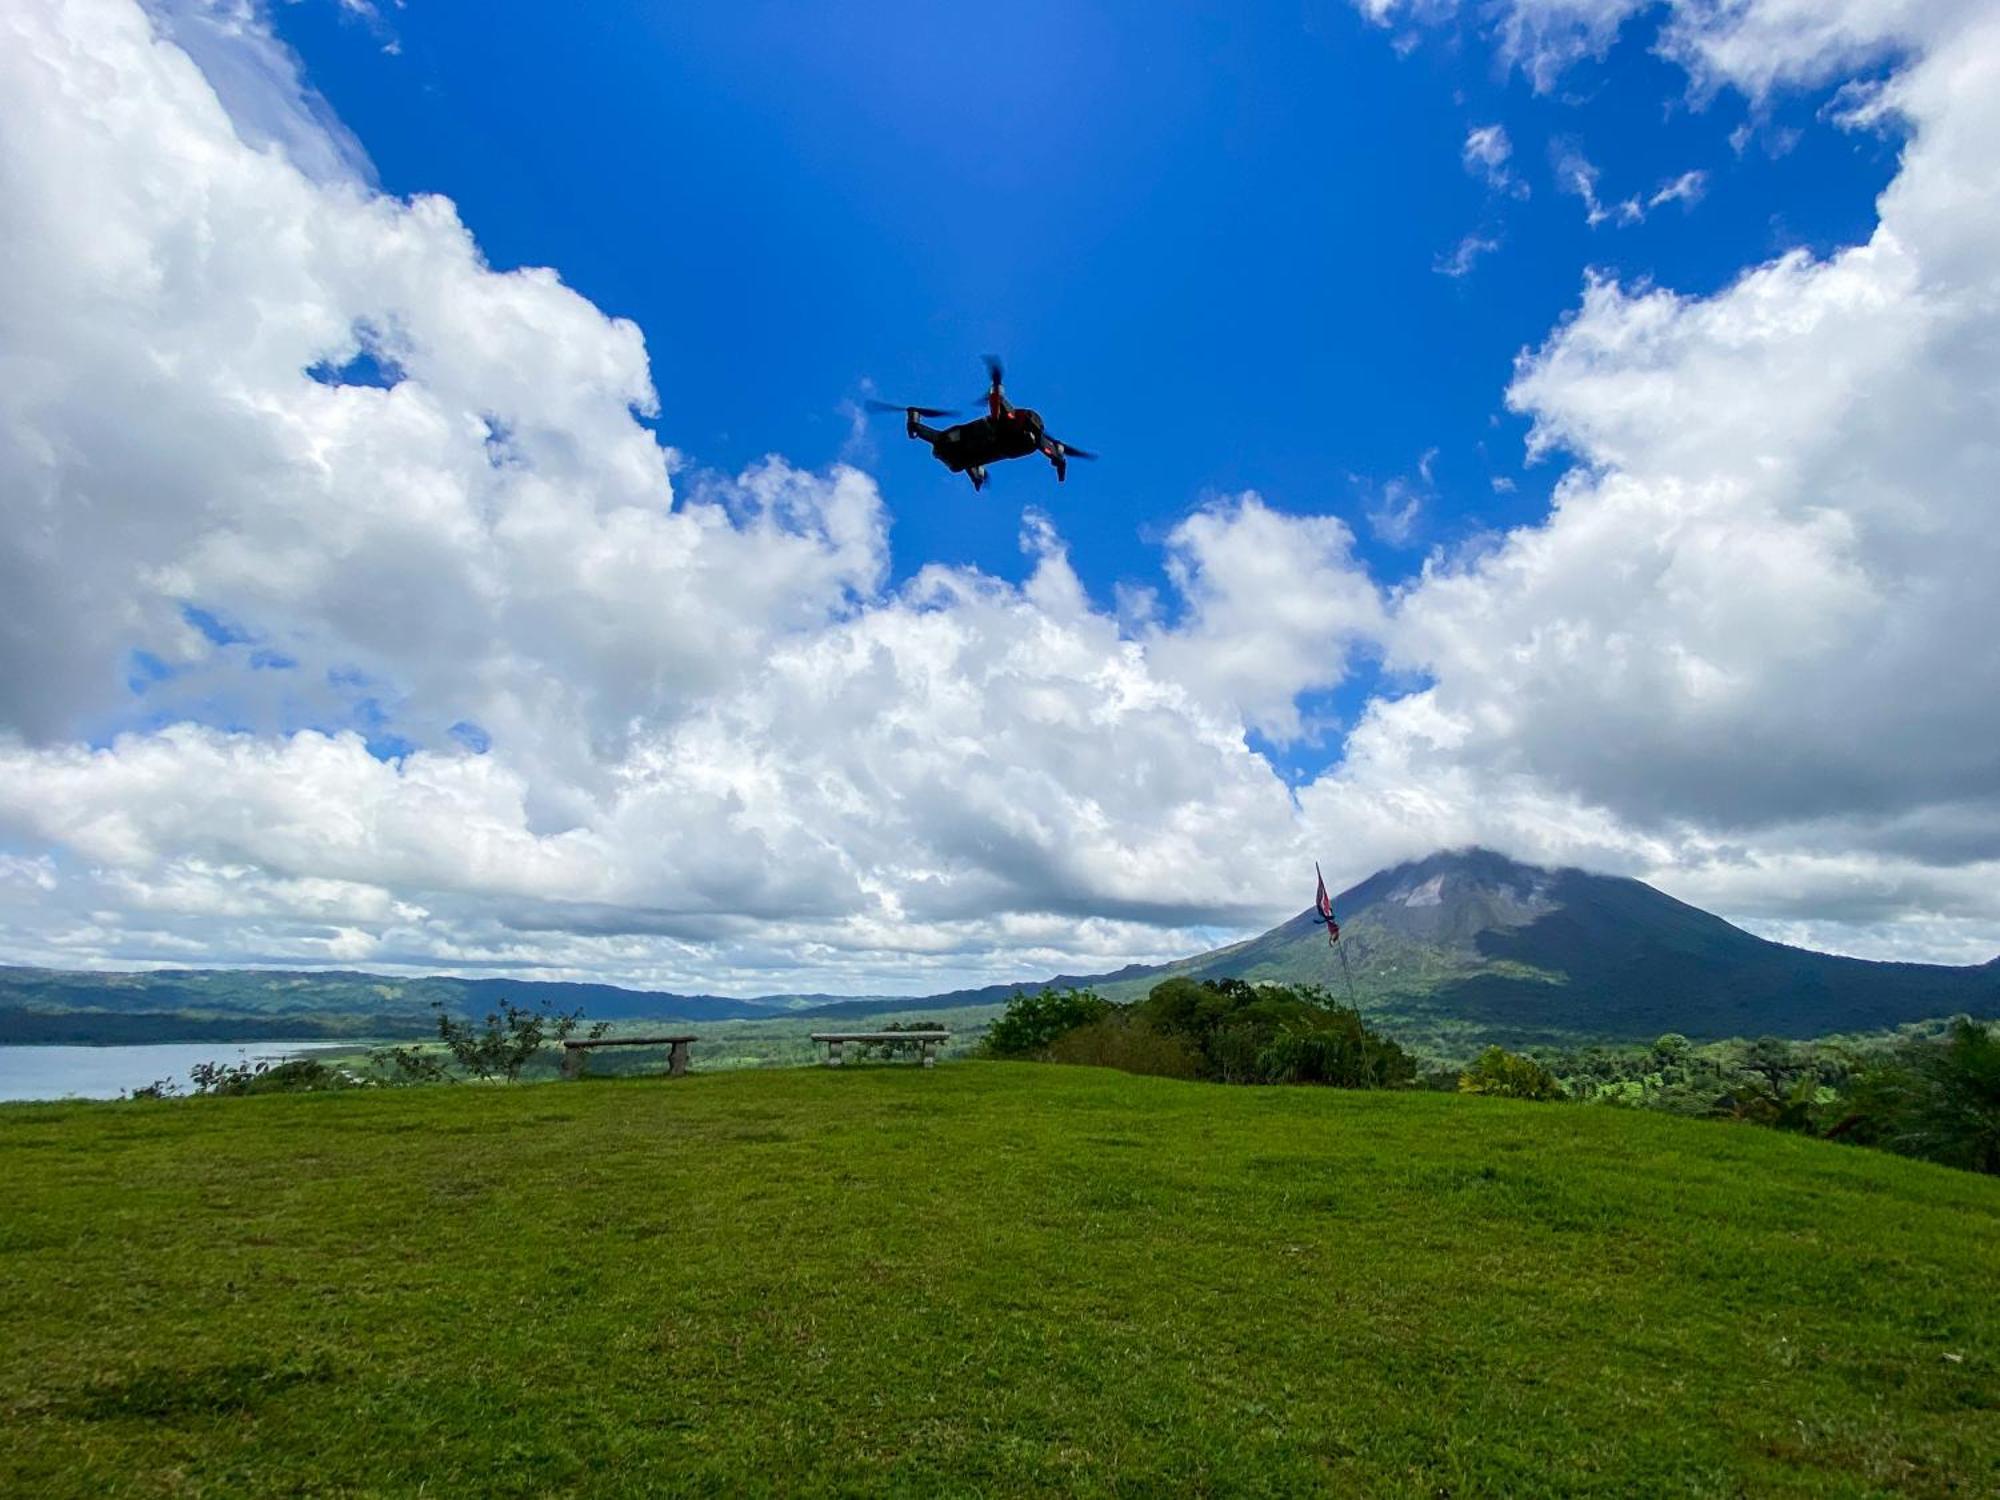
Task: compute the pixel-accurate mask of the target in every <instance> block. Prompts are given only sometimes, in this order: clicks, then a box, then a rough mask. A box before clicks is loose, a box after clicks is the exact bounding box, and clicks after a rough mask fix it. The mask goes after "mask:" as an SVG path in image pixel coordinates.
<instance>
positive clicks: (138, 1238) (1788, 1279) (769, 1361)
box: [0, 1063, 2000, 1496]
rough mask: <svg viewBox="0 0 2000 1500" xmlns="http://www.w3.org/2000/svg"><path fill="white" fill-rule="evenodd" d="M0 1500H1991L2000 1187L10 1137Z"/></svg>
mask: <svg viewBox="0 0 2000 1500" xmlns="http://www.w3.org/2000/svg"><path fill="white" fill-rule="evenodd" d="M0 1171H4V1172H5V1177H6V1181H7V1182H8V1184H9V1193H10V1200H11V1201H10V1204H9V1211H8V1213H7V1214H6V1215H5V1216H4V1218H0V1278H4V1281H5V1284H6V1285H7V1286H8V1287H9V1288H10V1298H9V1302H10V1305H9V1311H8V1323H7V1337H6V1339H5V1340H4V1342H0V1493H6V1494H20V1495H30V1494H32V1495H37V1496H62V1495H90V1496H102V1495H117V1496H123V1495H131V1496H140V1495H230V1496H234V1495H245V1494H279V1493H283V1494H350V1495H360V1494H376V1493H388V1494H402V1493H415V1492H417V1491H419V1490H420V1489H421V1490H423V1491H424V1492H425V1493H430V1494H439V1495H453V1494H474V1493H477V1494H520V1495H529V1494H535V1495H540V1494H550V1493H555V1494H561V1493H572V1492H586V1491H587V1492H589V1493H593V1494H632V1495H642V1494H657V1493H676V1492H686V1493H720V1492H728V1491H732V1490H738V1489H743V1488H746V1487H747V1488H755V1489H765V1488H769V1487H773V1486H775V1487H779V1488H782V1489H784V1490H787V1491H791V1492H796V1493H822V1492H825V1493H831V1492H843V1493H846V1492H863V1493H869V1492H882V1493H907V1494H913V1495H932V1494H974V1493H984V1494H998V1493H1010V1492H1017V1491H1020V1490H1023V1489H1033V1488H1038V1487H1039V1488H1060V1489H1062V1490H1065V1491H1069V1492H1082V1493H1092V1492H1099V1493H1104V1492H1111V1491H1114V1490H1115V1491H1117V1492H1120V1493H1157V1494H1185V1493H1203V1492H1208V1493H1218V1494H1255V1493H1274V1494H1276V1493H1299V1492H1301V1491H1304V1490H1308V1489H1319V1490H1323V1491H1331V1492H1335V1493H1350V1494H1357V1495H1386V1494H1412V1495H1416V1494H1423V1495H1434V1494H1439V1493H1449V1494H1452V1495H1469V1494H1481V1493H1511V1494H1561V1493H1602V1494H1633V1493H1677V1494H1715V1495H1734V1494H1743V1493H1754V1494H1759V1495H1786V1494H1796V1495H1815V1496H1818V1495H1863V1494H1879V1493H1887V1492H1892V1491H1893V1492H1897V1493H1908V1494H1937V1495H1943V1494H1968V1495H1969V1494H1976V1493H1993V1492H1994V1491H1995V1489H1996V1487H2000V1299H1996V1298H1995V1297H1994V1296H1993V1288H1994V1286H1995V1285H2000V1182H1996V1181H1994V1180H1992V1179H1987V1178H1980V1177H1975V1176H1972V1175H1970V1174H1965V1173H1957V1172H1951V1171H1947V1170H1944V1169H1942V1168H1936V1167H1931V1166H1928V1165H1925V1164H1922V1163H1917V1162H1910V1161H1905V1160H1900V1159H1896V1158H1892V1157H1889V1156H1886V1155H1882V1154H1878V1153H1874V1152H1863V1151H1853V1150H1845V1149H1842V1148H1839V1147H1836V1146H1831V1145H1826V1144H1823V1143H1818V1142H1812V1141H1804V1140H1798V1139H1794V1138H1791V1137H1788V1136H1784V1135H1781V1134H1778V1133H1775V1132H1770V1131H1759V1130H1751V1129H1744V1128H1732V1127H1729V1126H1726V1125H1718V1124H1707V1123H1697V1122H1688V1121H1681V1120H1674V1119H1666V1118H1661V1117H1658V1116H1653V1115H1646V1114H1639V1113H1632V1112H1625V1111H1618V1110H1609V1109H1596V1110H1590V1109H1561V1108H1550V1107H1537V1106H1533V1105H1525V1104H1513V1103H1509V1102H1505V1101H1495V1100H1477V1099H1466V1098H1459V1097H1453V1096H1445V1095H1434V1094H1411V1093H1348V1092H1342V1091H1336V1090H1327V1089H1296V1088H1295V1089H1282V1088H1273V1089H1228V1088H1223V1087H1218V1086H1213V1085H1202V1084H1184V1083H1175V1082H1169V1081H1165V1080H1160V1079H1151V1078H1138V1077H1130V1076H1126V1075H1123V1074H1118V1073H1113V1072H1109V1071H1105V1070H1099V1069H1072V1068H1058V1067H1046V1066H1031V1065H1007V1064H998V1063H955V1064H949V1065H947V1066H945V1067H942V1068H940V1069H938V1070H936V1071H935V1072H932V1073H925V1072H922V1071H920V1070H918V1069H915V1068H911V1067H888V1066H881V1067H873V1068H853V1069H846V1070H843V1071H841V1072H832V1071H828V1070H797V1071H783V1072H758V1073H727V1074H724V1073H717V1074H709V1075H706V1076H704V1075H702V1074H699V1073H698V1074H696V1075H694V1076H692V1077H690V1078H688V1079H686V1080H683V1081H680V1082H676V1083H666V1082H663V1081H661V1080H659V1079H630V1080H601V1081H585V1082H582V1083H577V1084H567V1085H547V1086H533V1087H516V1088H511V1089H509V1088H479V1087H471V1086H467V1087H459V1088H436V1089H416V1090H383V1091H376V1090H367V1091H352V1092H346V1093H334V1094H320V1095H278V1096H268V1097H256V1098H246V1099H200V1100H191V1101H178V1102H168V1103H128V1104H98V1105H90V1104H59V1105H23V1106H11V1107H7V1108H5V1109H0Z"/></svg>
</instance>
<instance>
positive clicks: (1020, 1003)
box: [986, 989, 1114, 1057]
mask: <svg viewBox="0 0 2000 1500" xmlns="http://www.w3.org/2000/svg"><path fill="white" fill-rule="evenodd" d="M1113 1009H1114V1007H1113V1006H1112V1004H1111V1002H1110V1001H1109V1000H1106V999H1104V998H1103V997H1102V996H1100V995H1098V994H1097V993H1096V992H1095V991H1094V990H1077V989H1064V990H1054V989H1050V990H1043V991H1041V992H1040V993H1039V994H1034V995H1030V994H1027V993H1025V992H1024V991H1021V990H1016V991H1014V998H1013V999H1011V1000H1009V1001H1008V1002H1007V1009H1006V1011H1005V1013H1004V1014H1002V1015H1001V1017H1000V1018H999V1019H998V1020H997V1021H995V1022H993V1024H992V1025H990V1026H988V1027H987V1028H986V1054H987V1055H988V1056H989V1057H1040V1056H1042V1055H1044V1054H1045V1053H1046V1052H1047V1051H1048V1049H1049V1046H1050V1044H1051V1043H1052V1042H1054V1041H1055V1040H1056V1038H1057V1037H1059V1036H1062V1035H1063V1034H1064V1033H1065V1032H1069V1031H1074V1030H1075V1029H1076V1028H1077V1027H1079V1026H1088V1025H1090V1024H1091V1023H1092V1022H1095V1021H1101V1020H1103V1019H1104V1018H1105V1017H1106V1016H1108V1015H1110V1014H1111V1012H1112V1010H1113Z"/></svg>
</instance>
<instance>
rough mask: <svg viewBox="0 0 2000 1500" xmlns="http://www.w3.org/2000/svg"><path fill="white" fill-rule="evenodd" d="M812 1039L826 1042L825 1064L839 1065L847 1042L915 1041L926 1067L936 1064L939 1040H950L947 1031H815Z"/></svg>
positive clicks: (834, 1066) (830, 1065) (829, 1065)
mask: <svg viewBox="0 0 2000 1500" xmlns="http://www.w3.org/2000/svg"><path fill="white" fill-rule="evenodd" d="M812 1039H813V1040H814V1041H816V1042H825V1043H826V1065H827V1066H828V1067H829V1068H837V1067H839V1066H840V1062H841V1058H840V1049H841V1047H842V1045H843V1044H845V1043H847V1042H917V1043H920V1044H921V1048H920V1055H921V1056H922V1058H923V1065H924V1066H925V1067H927V1068H933V1067H936V1066H937V1049H938V1044H939V1043H940V1042H948V1041H950V1040H951V1033H950V1032H949V1031H815V1032H814V1033H813V1034H812Z"/></svg>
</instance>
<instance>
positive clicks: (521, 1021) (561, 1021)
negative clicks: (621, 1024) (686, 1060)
mask: <svg viewBox="0 0 2000 1500" xmlns="http://www.w3.org/2000/svg"><path fill="white" fill-rule="evenodd" d="M431 1009H432V1010H434V1011H435V1012H437V1029H438V1040H439V1041H440V1042H443V1043H444V1047H445V1051H446V1052H448V1053H449V1054H450V1055H451V1060H452V1062H453V1063H454V1064H456V1065H457V1066H458V1067H459V1068H460V1069H461V1070H462V1071H463V1072H465V1073H466V1074H468V1075H470V1076H471V1077H474V1078H478V1079H482V1080H484V1081H486V1082H489V1083H490V1082H492V1081H493V1080H494V1079H495V1078H502V1079H505V1080H506V1081H507V1082H508V1083H513V1082H515V1081H516V1080H518V1079H519V1078H520V1076H521V1070H522V1069H523V1068H525V1067H526V1066H527V1065H528V1064H529V1062H531V1061H532V1060H533V1059H534V1058H535V1056H536V1054H538V1053H539V1052H541V1050H542V1049H543V1048H544V1047H549V1046H554V1045H557V1044H559V1043H561V1042H562V1041H564V1040H565V1039H566V1038H568V1037H570V1036H573V1035H575V1033H576V1031H577V1029H578V1028H579V1027H581V1026H582V1025H583V1011H582V1009H581V1008H579V1009H576V1010H567V1011H559V1010H554V1009H551V1008H550V1006H549V1002H548V1001H546V1000H544V1001H543V1002H542V1003H541V1005H540V1006H539V1007H537V1008H536V1009H534V1010H527V1009H524V1008H523V1007H521V1006H518V1005H511V1004H508V1003H507V1002H505V1001H503V1002H501V1006H500V1009H499V1010H497V1011H488V1012H487V1013H486V1017H485V1019H484V1021H482V1022H481V1023H479V1024H477V1025H475V1024H474V1023H473V1022H471V1021H468V1020H461V1019H460V1018H459V1017H457V1016H455V1015H453V1014H452V1013H451V1012H450V1011H448V1010H446V1009H445V1008H444V1005H443V1004H442V1003H441V1002H439V1001H436V1000H433V1001H432V1002H431ZM608 1029H609V1027H608V1025H607V1023H605V1022H603V1021H599V1022H598V1023H597V1024H596V1025H594V1026H592V1027H591V1028H590V1029H589V1030H588V1031H586V1032H585V1033H584V1034H585V1035H586V1036H588V1037H590V1038H591V1039H592V1040H595V1039H596V1038H598V1037H601V1036H603V1035H604V1033H605V1031H606V1030H608ZM374 1061H376V1062H377V1063H379V1064H381V1065H382V1066H383V1067H385V1068H387V1069H388V1070H389V1073H390V1078H391V1081H393V1082H397V1083H443V1082H456V1081H457V1080H456V1078H455V1077H454V1075H453V1073H452V1071H451V1068H450V1067H448V1066H446V1064H445V1063H444V1062H443V1060H442V1059H440V1058H439V1057H438V1056H437V1055H436V1054H435V1053H433V1052H425V1051H422V1050H420V1049H418V1048H415V1047H391V1048H387V1049H385V1050H383V1051H380V1052H377V1053H375V1054H374Z"/></svg>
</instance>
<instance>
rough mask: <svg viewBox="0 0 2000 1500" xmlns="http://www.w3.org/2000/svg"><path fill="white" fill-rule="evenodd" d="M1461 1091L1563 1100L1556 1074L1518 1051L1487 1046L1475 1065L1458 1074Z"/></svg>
mask: <svg viewBox="0 0 2000 1500" xmlns="http://www.w3.org/2000/svg"><path fill="white" fill-rule="evenodd" d="M1458 1090H1459V1092H1460V1093H1462V1094H1492V1095H1496V1096H1498V1097H1500V1098H1503V1099H1561V1098H1563V1097H1564V1095H1563V1086H1562V1084H1561V1083H1559V1082H1557V1080H1556V1075H1555V1074H1553V1073H1551V1072H1550V1071H1549V1070H1548V1069H1547V1068H1545V1067H1543V1066H1542V1065H1541V1064H1540V1063H1538V1062H1536V1061H1535V1060H1534V1059H1533V1058H1532V1057H1523V1056H1521V1055H1520V1054H1519V1053H1518V1052H1509V1051H1508V1050H1507V1049H1506V1048H1505V1047H1488V1048H1487V1049H1486V1050H1485V1051H1484V1052H1482V1053H1480V1054H1479V1058H1478V1060H1477V1061H1476V1062H1474V1063H1473V1065H1472V1066H1471V1067H1470V1068H1468V1069H1466V1070H1465V1072H1463V1073H1461V1074H1459V1077H1458Z"/></svg>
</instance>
